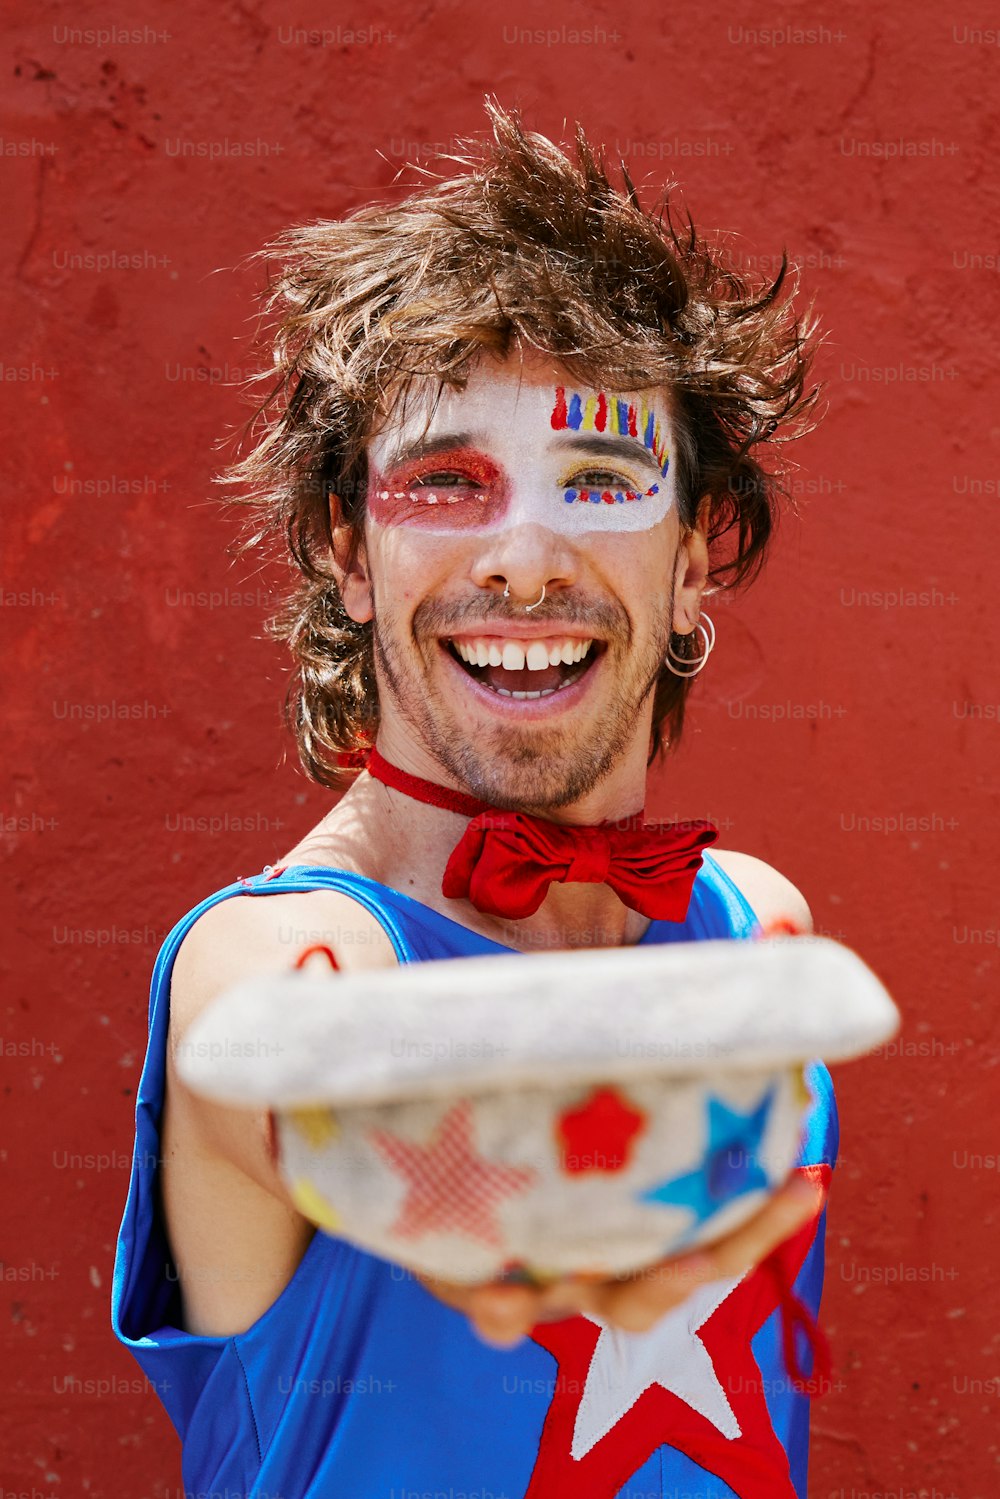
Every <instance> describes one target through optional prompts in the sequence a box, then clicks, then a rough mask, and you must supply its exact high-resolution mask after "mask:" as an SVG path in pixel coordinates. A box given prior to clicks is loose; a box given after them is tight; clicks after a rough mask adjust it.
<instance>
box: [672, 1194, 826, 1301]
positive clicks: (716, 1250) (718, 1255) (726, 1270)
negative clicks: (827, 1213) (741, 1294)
mask: <svg viewBox="0 0 1000 1499" xmlns="http://www.w3.org/2000/svg"><path fill="white" fill-rule="evenodd" d="M825 1198H826V1192H825V1190H824V1188H823V1187H822V1186H821V1185H820V1184H819V1183H818V1182H814V1181H812V1180H811V1179H810V1178H809V1177H803V1176H793V1177H792V1179H791V1181H790V1182H787V1183H786V1184H785V1186H784V1187H782V1188H781V1190H780V1192H776V1193H775V1195H774V1196H773V1197H772V1198H771V1199H770V1201H768V1202H767V1203H765V1205H764V1206H763V1207H762V1208H761V1210H760V1212H759V1213H756V1214H755V1215H754V1216H753V1217H752V1218H750V1219H748V1221H747V1222H746V1223H742V1224H741V1225H740V1227H739V1228H737V1229H734V1231H733V1232H732V1233H731V1234H727V1235H726V1237H725V1238H724V1239H720V1240H719V1241H718V1242H717V1243H716V1244H711V1245H708V1246H707V1247H706V1248H705V1249H704V1250H703V1251H702V1252H701V1254H700V1255H697V1256H694V1257H693V1258H694V1259H696V1260H704V1261H705V1262H706V1263H704V1264H703V1266H702V1270H703V1271H704V1273H705V1278H706V1279H708V1280H717V1279H724V1278H728V1277H729V1276H732V1275H745V1274H746V1272H747V1271H748V1270H749V1269H751V1268H752V1267H753V1266H754V1265H758V1264H760V1262H761V1260H765V1259H767V1256H768V1255H769V1254H770V1253H771V1251H772V1250H773V1249H776V1248H777V1247H778V1245H779V1244H783V1243H784V1242H785V1240H786V1239H790V1238H791V1237H792V1235H793V1234H796V1233H798V1231H799V1229H800V1228H802V1227H804V1225H805V1224H806V1223H808V1222H809V1221H810V1220H811V1219H812V1218H815V1217H817V1216H818V1215H819V1213H820V1211H821V1210H822V1207H823V1203H824V1200H825Z"/></svg>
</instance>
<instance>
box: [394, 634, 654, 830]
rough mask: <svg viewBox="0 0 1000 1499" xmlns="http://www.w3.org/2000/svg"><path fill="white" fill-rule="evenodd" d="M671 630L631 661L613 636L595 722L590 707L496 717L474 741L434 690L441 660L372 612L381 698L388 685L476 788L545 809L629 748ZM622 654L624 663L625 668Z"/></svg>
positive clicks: (592, 780) (574, 796)
mask: <svg viewBox="0 0 1000 1499" xmlns="http://www.w3.org/2000/svg"><path fill="white" fill-rule="evenodd" d="M670 612H671V613H672V611H670ZM669 617H670V614H669V613H668V615H667V619H669ZM553 634H558V621H554V622H553ZM426 639H427V649H428V650H429V651H430V652H436V651H438V650H439V649H440V646H439V644H438V640H437V637H436V636H431V635H428V636H427V637H426ZM669 639H670V631H669V626H668V625H667V624H666V623H664V624H663V627H662V628H661V629H660V630H659V631H658V633H657V637H656V639H655V640H654V641H652V642H651V644H650V645H649V647H648V649H647V652H646V653H644V658H643V660H642V661H634V660H633V661H630V660H629V655H630V653H629V651H628V648H627V646H626V647H624V648H623V646H622V644H621V642H620V641H619V640H618V639H609V641H608V645H607V649H606V652H605V657H604V659H602V662H601V665H600V667H599V668H598V669H599V670H601V671H602V672H603V674H604V676H605V684H606V683H607V681H608V680H610V681H611V682H612V683H613V689H612V692H611V696H610V700H609V701H608V703H607V706H606V708H605V710H604V712H603V713H602V715H601V717H600V719H599V720H598V721H597V722H595V721H594V719H593V716H592V715H591V714H588V716H587V718H586V719H584V717H583V715H582V714H581V715H580V717H579V718H578V719H577V720H576V721H575V723H574V722H573V721H572V720H570V721H568V722H567V723H565V724H563V725H560V726H559V727H553V728H551V729H546V728H542V727H541V726H539V725H537V724H532V725H525V727H524V728H523V729H518V728H513V727H512V728H504V727H501V726H500V725H498V726H497V727H496V728H495V729H494V730H493V733H492V735H491V736H490V737H489V740H488V742H486V743H485V744H484V743H483V742H482V740H483V736H482V734H480V733H477V739H476V741H475V742H473V740H472V739H470V737H469V733H468V726H467V725H466V724H464V723H462V722H461V721H460V720H459V719H457V718H456V717H455V716H454V712H453V710H452V709H451V708H450V707H449V706H447V705H446V704H445V703H444V701H443V700H442V698H441V696H440V694H439V693H438V692H437V691H436V689H435V687H434V685H433V668H428V669H427V670H424V669H423V665H422V663H423V661H424V659H425V655H424V652H422V651H421V650H420V649H419V647H418V648H413V647H411V648H410V649H408V650H406V649H403V648H401V647H400V645H399V643H398V641H397V639H396V636H395V635H394V633H393V630H392V620H391V618H390V619H388V620H385V621H384V622H383V616H382V615H381V613H380V611H378V610H375V609H373V614H372V646H373V653H374V658H375V671H376V679H377V680H378V686H379V694H380V697H381V698H382V700H383V701H384V700H385V699H384V696H383V694H385V693H386V692H388V695H389V696H390V697H391V699H392V702H393V706H394V708H395V710H396V712H397V713H398V715H399V716H400V718H402V719H403V720H404V722H406V723H407V724H409V726H410V727H411V729H412V730H413V733H414V736H415V737H416V738H417V739H418V740H419V741H420V743H421V744H423V745H424V746H425V747H426V749H427V750H428V751H429V753H430V754H431V755H432V756H433V757H434V759H435V760H436V761H437V763H438V764H439V765H441V766H442V768H443V769H445V770H446V771H448V772H449V774H450V775H451V776H452V777H453V778H454V779H455V780H456V781H457V782H458V783H459V785H460V786H462V787H463V788H466V789H467V790H468V791H469V793H470V794H471V795H472V796H475V797H478V798H479V799H480V800H481V801H485V802H488V803H489V805H490V806H493V807H500V808H503V809H505V810H507V811H533V812H536V813H538V814H544V812H545V811H546V810H547V809H553V808H558V807H564V806H569V805H571V804H572V803H574V802H576V801H579V800H580V799H581V798H582V797H584V796H586V795H587V794H588V793H589V792H591V791H592V790H593V789H594V788H595V787H596V786H598V785H599V784H600V782H601V781H602V780H603V779H604V777H605V776H606V775H607V774H608V773H609V771H610V770H611V769H612V767H613V766H614V765H615V764H616V763H617V762H619V761H620V760H621V759H622V758H623V757H624V755H625V753H626V752H627V750H628V749H630V748H631V746H632V743H633V741H634V738H635V734H636V725H637V723H638V722H639V721H640V719H641V717H642V714H643V709H644V707H645V704H646V702H647V700H648V698H649V696H650V694H651V693H652V691H653V689H654V687H655V685H656V682H657V680H658V678H659V675H660V671H661V669H662V666H663V661H664V658H665V656H666V650H667V644H668V641H669ZM616 656H617V657H618V659H619V661H620V663H621V664H620V668H619V669H617V670H616V667H615V657H616ZM606 690H607V687H606V685H605V691H606ZM584 724H586V727H585V728H584Z"/></svg>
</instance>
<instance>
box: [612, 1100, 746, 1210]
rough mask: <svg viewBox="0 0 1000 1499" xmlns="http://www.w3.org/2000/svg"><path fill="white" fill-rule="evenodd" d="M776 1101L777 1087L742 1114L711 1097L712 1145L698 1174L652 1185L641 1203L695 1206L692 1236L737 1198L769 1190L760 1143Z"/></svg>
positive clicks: (709, 1105)
mask: <svg viewBox="0 0 1000 1499" xmlns="http://www.w3.org/2000/svg"><path fill="white" fill-rule="evenodd" d="M773 1102H774V1088H769V1089H768V1091H767V1092H766V1093H765V1094H764V1097H763V1098H762V1099H761V1101H760V1103H759V1104H757V1106H756V1108H754V1109H752V1110H751V1112H750V1113H749V1114H741V1113H739V1112H738V1111H737V1110H736V1109H731V1108H730V1107H729V1105H728V1104H725V1103H723V1102H722V1100H721V1099H720V1098H716V1097H714V1096H712V1095H709V1099H708V1143H707V1146H706V1149H705V1153H704V1155H703V1156H702V1159H701V1163H700V1164H699V1165H698V1167H697V1168H696V1169H695V1170H694V1171H685V1172H684V1173H682V1175H680V1176H671V1177H668V1178H667V1180H666V1181H663V1182H660V1184H659V1186H656V1187H650V1188H649V1189H648V1190H647V1191H645V1192H642V1193H640V1194H639V1200H640V1201H641V1202H656V1203H661V1204H663V1205H664V1206H665V1207H684V1208H690V1210H691V1212H692V1213H694V1215H695V1216H694V1222H693V1223H692V1224H691V1228H690V1229H689V1230H688V1232H693V1230H694V1229H696V1228H698V1227H700V1225H701V1224H702V1223H704V1222H705V1221H706V1219H708V1218H711V1217H712V1215H713V1214H714V1213H717V1212H718V1210H719V1208H721V1207H723V1206H724V1205H725V1204H726V1203H727V1202H731V1201H732V1199H733V1198H734V1197H743V1196H745V1195H746V1194H747V1193H748V1192H756V1191H759V1190H760V1188H761V1187H767V1186H768V1178H767V1173H766V1172H765V1171H763V1170H762V1169H761V1166H760V1142H761V1140H762V1138H763V1135H764V1131H765V1129H766V1128H767V1120H768V1115H769V1114H770V1111H771V1105H772V1104H773Z"/></svg>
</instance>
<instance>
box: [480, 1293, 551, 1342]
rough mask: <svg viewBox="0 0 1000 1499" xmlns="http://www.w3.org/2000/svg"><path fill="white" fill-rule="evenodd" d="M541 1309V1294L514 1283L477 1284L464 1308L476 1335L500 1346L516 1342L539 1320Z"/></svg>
mask: <svg viewBox="0 0 1000 1499" xmlns="http://www.w3.org/2000/svg"><path fill="white" fill-rule="evenodd" d="M540 1310H541V1297H540V1293H539V1292H538V1291H536V1290H533V1289H532V1288H531V1287H530V1286H517V1285H486V1286H476V1287H474V1288H473V1289H472V1291H471V1293H470V1295H469V1301H468V1308H467V1311H468V1316H469V1320H470V1322H471V1323H472V1325H473V1327H475V1329H476V1331H477V1332H478V1333H479V1335H480V1336H481V1337H483V1338H485V1339H486V1341H487V1342H488V1343H493V1344H496V1345H497V1346H498V1347H501V1348H510V1347H513V1346H514V1345H515V1344H517V1343H519V1342H520V1341H521V1339H522V1338H523V1337H525V1336H526V1335H527V1334H528V1333H529V1332H530V1330H531V1328H532V1327H533V1326H534V1325H535V1323H536V1322H537V1321H538V1318H539V1314H540Z"/></svg>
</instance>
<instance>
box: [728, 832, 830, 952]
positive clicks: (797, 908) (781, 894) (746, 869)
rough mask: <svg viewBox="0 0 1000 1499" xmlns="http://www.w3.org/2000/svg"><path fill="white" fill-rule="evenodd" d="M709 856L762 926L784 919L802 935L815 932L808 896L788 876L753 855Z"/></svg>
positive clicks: (731, 851)
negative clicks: (726, 875)
mask: <svg viewBox="0 0 1000 1499" xmlns="http://www.w3.org/2000/svg"><path fill="white" fill-rule="evenodd" d="M709 852H710V853H711V855H712V858H713V859H715V860H716V861H717V862H718V863H719V864H720V865H721V866H722V869H723V871H724V872H725V873H726V874H728V876H729V878H730V879H731V880H732V882H733V884H734V885H735V886H736V888H737V889H738V890H739V891H740V893H741V894H742V895H744V896H746V899H747V900H748V902H749V903H750V905H751V906H752V907H753V910H754V913H755V914H756V916H757V918H758V920H759V921H760V923H761V925H762V926H767V925H768V924H769V923H770V922H773V921H779V920H781V918H782V917H784V918H786V919H787V920H788V921H791V922H792V923H793V924H794V925H795V926H796V927H798V928H800V929H801V930H802V931H805V932H811V931H812V930H813V919H812V912H811V911H810V909H809V906H808V904H807V902H806V898H805V896H804V895H803V894H802V892H801V890H799V889H798V887H797V886H796V885H793V884H792V882H791V880H790V879H788V878H787V877H786V876H785V875H783V874H781V873H780V872H779V871H778V870H777V869H774V868H772V866H771V865H770V864H766V863H765V862H764V860H763V859H758V858H756V857H755V856H754V855H753V854H738V853H735V852H734V851H733V850H732V849H715V848H713V849H710V850H709Z"/></svg>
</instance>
